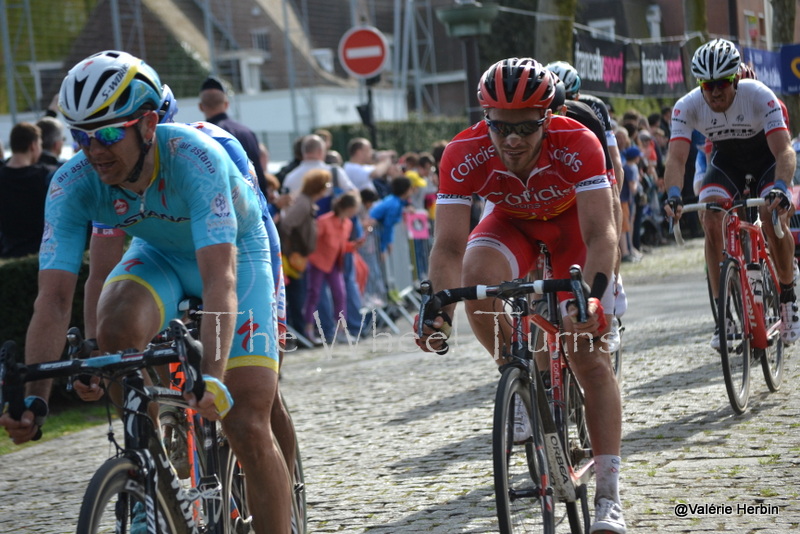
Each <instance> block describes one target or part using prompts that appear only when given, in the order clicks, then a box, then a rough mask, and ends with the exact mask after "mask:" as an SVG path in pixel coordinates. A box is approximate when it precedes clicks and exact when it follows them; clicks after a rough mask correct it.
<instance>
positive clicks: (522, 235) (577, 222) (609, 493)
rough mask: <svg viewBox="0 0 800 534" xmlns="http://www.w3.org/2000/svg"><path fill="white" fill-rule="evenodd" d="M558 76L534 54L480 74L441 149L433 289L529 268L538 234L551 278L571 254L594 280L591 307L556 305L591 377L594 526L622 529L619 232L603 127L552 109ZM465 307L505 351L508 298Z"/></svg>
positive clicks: (434, 345) (481, 333)
mask: <svg viewBox="0 0 800 534" xmlns="http://www.w3.org/2000/svg"><path fill="white" fill-rule="evenodd" d="M556 83H557V80H556V78H555V77H554V76H553V75H552V74H551V73H550V72H549V71H548V70H547V69H545V68H544V67H543V66H542V65H540V64H539V63H538V62H537V61H536V60H534V59H530V58H510V59H505V60H503V61H500V62H498V63H495V64H494V65H492V66H491V67H490V68H489V69H488V70H487V71H486V72H485V73H484V74H483V76H482V77H481V80H480V83H479V87H478V100H479V102H480V103H481V106H482V107H483V108H484V110H485V120H483V121H481V122H479V123H477V124H475V125H473V126H471V127H470V128H467V129H466V130H464V131H463V132H461V133H460V134H458V135H457V136H456V137H455V138H454V139H453V140H452V142H450V143H449V144H448V145H447V148H446V149H445V152H444V155H443V158H442V163H441V166H440V172H439V177H440V185H439V194H438V198H437V203H436V238H435V241H434V245H433V249H432V250H431V259H430V279H431V282H432V284H433V287H434V289H437V290H438V289H446V288H452V287H458V286H465V285H475V284H498V283H500V282H503V281H505V280H511V279H514V278H518V277H522V276H525V275H526V274H527V273H528V272H529V271H530V270H531V269H532V268H533V267H535V261H536V258H537V256H538V253H539V245H538V243H539V242H543V243H545V244H546V245H547V248H548V250H549V251H550V255H551V260H552V265H553V276H554V277H555V278H568V277H569V267H570V265H572V264H575V263H577V264H580V265H581V266H582V267H583V270H584V276H585V278H586V280H587V282H589V284H590V285H591V286H592V289H591V293H590V299H589V312H590V316H589V319H588V321H587V322H585V323H578V322H577V320H576V319H574V314H575V308H574V306H569V305H568V302H567V301H566V300H563V301H562V302H561V311H562V316H563V317H564V318H565V319H564V327H565V329H566V330H567V331H568V332H571V333H574V334H579V335H575V336H573V338H574V340H575V343H574V344H573V341H572V339H570V341H569V343H565V345H568V346H567V347H565V348H566V349H567V351H568V353H569V356H570V361H571V364H572V368H573V371H574V372H575V374H576V375H577V377H578V380H579V381H580V383H581V384H583V385H584V387H585V395H586V415H587V419H588V423H589V433H590V438H591V441H592V445H593V450H594V458H595V461H596V465H597V490H596V492H595V495H596V497H595V504H596V508H597V509H596V514H595V523H594V524H593V525H592V529H591V532H605V531H607V532H617V533H624V532H625V521H624V519H623V517H622V508H621V505H620V498H619V489H618V481H619V469H620V457H619V454H620V440H621V418H622V415H621V412H622V410H621V403H620V395H619V387H618V385H617V382H616V379H615V377H614V373H613V370H612V367H611V362H610V358H609V354H608V349H607V345H606V339H605V338H604V337H603V336H605V335H606V334H607V333H608V324H607V322H606V320H605V316H604V311H603V310H604V308H608V309H609V310H611V309H613V294H612V292H611V288H610V284H609V283H608V281H609V280H610V279H611V275H612V272H613V269H614V260H615V255H616V253H617V252H616V251H617V243H618V234H617V229H616V225H615V222H614V220H615V219H614V204H613V202H614V199H613V196H612V190H611V184H610V183H609V180H608V176H607V174H606V165H605V156H604V153H603V150H602V147H601V145H600V142H599V141H598V139H597V138H596V137H595V135H594V134H592V132H591V131H589V130H588V129H587V128H585V127H584V126H583V125H581V124H580V123H579V122H577V121H574V120H572V119H570V118H567V117H562V116H555V115H552V113H551V111H550V110H549V109H548V108H549V106H550V104H551V102H552V100H553V97H554V95H555V86H556ZM473 193H476V194H478V195H480V196H482V197H483V198H485V199H486V200H487V209H486V210H485V212H484V214H483V218H482V219H481V222H480V223H479V224H478V226H477V227H476V228H475V229H474V230H473V231H472V232H471V233H470V231H469V216H470V200H471V196H472V194H473ZM561 298H562V299H565V298H566V297H561ZM466 310H467V316H468V318H469V322H470V326H471V327H472V330H473V331H474V332H475V336H476V337H477V338H478V340H479V341H480V342H481V344H482V345H483V346H484V347H485V348H486V349H487V350H488V351H489V352H490V353H491V354H492V355H493V356H494V358H495V360H496V361H497V363H498V364H502V363H505V358H504V354H505V350H506V349H505V347H504V342H505V340H508V339H509V337H510V328H509V325H508V324H507V321H504V320H502V318H500V319H499V320H498V313H502V306H501V304H499V303H497V302H495V301H493V300H491V299H489V300H481V301H471V302H467V303H466ZM452 313H453V308H452V307H451V308H446V309H445V310H443V312H442V313H441V314H440V316H439V317H437V319H436V320H435V321H434V322H433V325H432V328H430V327H426V329H425V335H424V336H423V337H422V338H421V339H420V340H419V344H420V346H421V347H422V348H423V349H424V350H437V349H439V348H441V341H440V340H441V339H442V338H444V337H446V335H447V334H448V333H449V326H450V317H451V316H452ZM568 317H569V318H568ZM496 329H497V331H498V332H499V334H496ZM436 330H438V331H439V332H438V335H435V336H434V335H432V334H433V333H434V331H436ZM443 334H444V335H443ZM519 419H520V421H518V424H517V425H515V426H517V428H515V440H518V439H519V438H520V437H522V439H524V434H525V433H527V435H528V436H529V435H530V427H529V424H530V422H529V421H527V419H526V418H525V417H520V418H519ZM525 423H527V425H528V426H527V428H526V425H525ZM520 427H522V428H520ZM520 434H521V436H520Z"/></svg>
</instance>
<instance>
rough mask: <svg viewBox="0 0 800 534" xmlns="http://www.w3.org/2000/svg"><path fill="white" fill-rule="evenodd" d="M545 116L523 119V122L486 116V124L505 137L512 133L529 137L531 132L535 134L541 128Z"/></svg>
mask: <svg viewBox="0 0 800 534" xmlns="http://www.w3.org/2000/svg"><path fill="white" fill-rule="evenodd" d="M544 119H545V117H542V118H541V119H539V120H538V121H522V122H503V121H493V120H492V119H490V118H488V117H487V118H486V119H485V120H486V125H487V126H488V127H489V128H491V129H492V131H493V132H495V133H496V134H498V135H501V136H503V137H508V136H509V135H511V134H517V135H518V136H520V137H527V136H529V135H531V134H535V133H536V132H537V131H538V130H539V128H540V127H541V126H542V124H544Z"/></svg>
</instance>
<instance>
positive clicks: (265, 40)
mask: <svg viewBox="0 0 800 534" xmlns="http://www.w3.org/2000/svg"><path fill="white" fill-rule="evenodd" d="M250 41H251V42H252V44H253V48H255V49H256V50H263V51H264V52H267V53H269V52H271V51H272V46H271V44H270V38H269V29H268V28H259V29H256V30H251V31H250Z"/></svg>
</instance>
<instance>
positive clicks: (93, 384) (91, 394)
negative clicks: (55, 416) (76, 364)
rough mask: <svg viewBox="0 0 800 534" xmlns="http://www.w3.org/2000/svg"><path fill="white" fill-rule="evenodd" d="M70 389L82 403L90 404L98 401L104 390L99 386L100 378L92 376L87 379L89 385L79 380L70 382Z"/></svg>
mask: <svg viewBox="0 0 800 534" xmlns="http://www.w3.org/2000/svg"><path fill="white" fill-rule="evenodd" d="M72 389H74V390H75V393H77V394H78V397H80V398H81V400H82V401H86V402H92V401H96V400H99V399H101V398H102V397H103V395H104V394H105V390H104V389H103V387H102V386H101V385H100V377H99V376H93V377H91V378H90V379H89V383H88V384H85V383H84V382H83V381H81V380H75V381H74V382H72Z"/></svg>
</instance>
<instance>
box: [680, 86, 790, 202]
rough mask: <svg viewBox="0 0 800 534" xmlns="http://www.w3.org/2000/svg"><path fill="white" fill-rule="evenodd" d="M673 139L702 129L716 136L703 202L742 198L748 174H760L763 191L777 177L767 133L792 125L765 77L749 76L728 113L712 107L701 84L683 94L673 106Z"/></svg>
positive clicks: (761, 192) (758, 180)
mask: <svg viewBox="0 0 800 534" xmlns="http://www.w3.org/2000/svg"><path fill="white" fill-rule="evenodd" d="M671 126H672V134H671V136H670V143H671V142H673V141H676V140H683V141H687V142H691V134H692V130H697V131H699V132H700V133H702V134H703V135H705V136H706V139H707V140H708V141H710V142H711V144H712V150H711V156H710V158H709V165H708V168H707V169H706V172H705V175H704V177H703V182H702V183H701V184H700V187H699V190H700V191H699V199H700V202H705V201H706V200H708V199H709V198H716V197H722V198H731V199H733V198H737V197H738V196H739V195H740V194H742V193H743V192H744V191H745V189H746V188H747V185H746V176H747V175H752V176H754V177H755V179H756V186H755V187H756V191H757V192H758V194H759V195H761V196H763V195H765V194H766V193H767V192H769V191H770V190H771V189H772V186H773V184H774V181H775V157H774V156H773V154H772V151H771V150H770V147H769V144H768V142H767V138H768V137H769V136H770V135H773V134H775V133H776V132H782V131H788V127H787V120H786V115H785V112H784V107H783V105H782V103H781V101H780V100H779V99H778V97H776V96H775V93H773V92H772V90H771V89H770V88H769V87H767V86H766V85H764V84H763V83H761V82H759V81H756V80H750V79H744V80H739V82H738V85H737V86H736V95H735V96H734V98H733V102H732V103H731V105H730V107H729V108H728V109H727V110H725V112H724V113H717V112H715V111H713V110H712V109H711V108H710V107H709V106H708V104H707V103H706V101H705V99H704V98H703V93H702V91H701V90H700V88H699V87H698V88H696V89H694V90H692V91H691V92H689V93H688V94H687V95H685V96H684V97H683V98H681V99H680V100H678V102H677V103H676V104H675V107H674V108H673V110H672V124H671Z"/></svg>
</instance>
